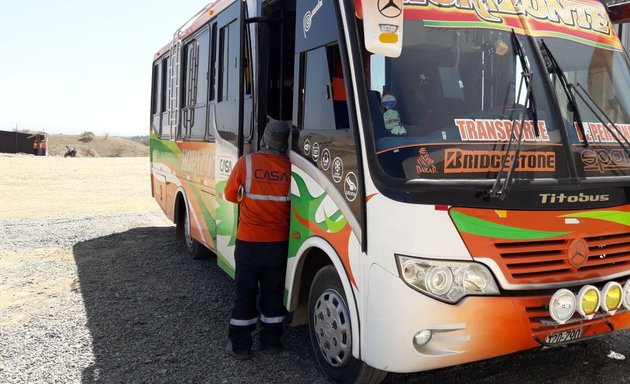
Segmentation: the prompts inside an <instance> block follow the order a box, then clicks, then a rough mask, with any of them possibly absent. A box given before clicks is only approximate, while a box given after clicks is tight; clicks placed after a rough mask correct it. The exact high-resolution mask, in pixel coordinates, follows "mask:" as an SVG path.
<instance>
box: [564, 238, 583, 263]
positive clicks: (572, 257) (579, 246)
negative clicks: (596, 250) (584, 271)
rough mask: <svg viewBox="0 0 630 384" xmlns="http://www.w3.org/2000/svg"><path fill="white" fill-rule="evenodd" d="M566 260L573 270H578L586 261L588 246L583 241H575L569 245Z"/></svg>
mask: <svg viewBox="0 0 630 384" xmlns="http://www.w3.org/2000/svg"><path fill="white" fill-rule="evenodd" d="M567 253H568V255H567V256H568V260H569V264H571V265H572V266H573V267H574V268H575V269H580V268H581V267H583V266H584V264H586V262H587V261H588V244H586V241H584V240H583V239H575V240H573V241H572V242H571V243H570V244H569V249H568V252H567Z"/></svg>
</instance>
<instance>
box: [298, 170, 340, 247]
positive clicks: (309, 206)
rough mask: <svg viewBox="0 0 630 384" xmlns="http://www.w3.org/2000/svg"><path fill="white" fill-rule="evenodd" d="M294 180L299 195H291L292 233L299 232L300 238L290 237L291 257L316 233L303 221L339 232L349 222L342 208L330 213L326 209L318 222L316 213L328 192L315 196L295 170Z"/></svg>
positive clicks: (329, 230) (328, 230) (324, 229)
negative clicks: (322, 217) (321, 219)
mask: <svg viewBox="0 0 630 384" xmlns="http://www.w3.org/2000/svg"><path fill="white" fill-rule="evenodd" d="M292 176H293V180H295V184H296V185H297V188H298V191H299V195H294V194H292V195H291V229H290V233H291V234H296V233H297V234H299V236H298V237H299V238H296V237H295V236H291V237H290V239H289V257H295V256H297V251H298V249H299V248H300V246H301V245H302V244H303V243H304V241H306V239H308V238H309V237H311V236H313V235H314V233H313V231H312V230H311V229H309V227H308V226H306V225H305V223H304V222H303V221H304V220H306V221H307V222H308V223H309V224H315V225H317V226H318V227H319V228H321V229H322V230H323V231H325V232H328V233H337V232H339V231H341V230H342V229H343V228H344V227H345V226H346V224H347V221H346V219H345V217H343V214H342V213H341V211H340V210H338V209H337V210H336V211H335V212H334V213H333V214H331V215H328V214H327V212H326V211H324V220H323V221H320V222H318V221H317V220H316V218H315V215H316V213H317V212H318V211H319V209H320V207H321V205H322V203H323V201H324V199H325V198H326V197H327V196H328V194H327V193H325V192H324V193H322V194H321V195H319V196H317V197H316V196H313V195H311V193H310V192H309V190H308V187H307V185H306V182H305V181H304V179H302V178H301V177H300V176H299V175H298V174H296V173H295V172H293V173H292Z"/></svg>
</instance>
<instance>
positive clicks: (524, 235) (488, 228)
mask: <svg viewBox="0 0 630 384" xmlns="http://www.w3.org/2000/svg"><path fill="white" fill-rule="evenodd" d="M451 218H452V219H453V221H454V222H455V226H456V227H457V229H458V230H460V231H461V232H464V233H469V234H471V235H477V236H485V237H494V238H498V239H506V240H534V239H548V238H551V237H559V236H564V235H568V234H569V233H571V232H548V231H537V230H535V229H527V228H519V227H512V226H509V225H503V224H496V223H493V222H491V221H487V220H483V219H479V218H477V217H473V216H469V215H466V214H463V213H461V212H458V211H456V210H451Z"/></svg>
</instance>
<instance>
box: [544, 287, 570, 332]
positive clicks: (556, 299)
mask: <svg viewBox="0 0 630 384" xmlns="http://www.w3.org/2000/svg"><path fill="white" fill-rule="evenodd" d="M575 304H576V300H575V295H574V294H573V292H571V291H569V290H568V289H561V290H559V291H557V292H556V293H554V294H553V296H551V300H550V301H549V314H550V315H551V318H552V319H554V320H555V321H557V322H558V324H564V323H566V322H567V321H568V320H569V319H570V318H571V317H573V314H574V313H575Z"/></svg>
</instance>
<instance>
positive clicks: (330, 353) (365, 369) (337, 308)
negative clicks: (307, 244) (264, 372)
mask: <svg viewBox="0 0 630 384" xmlns="http://www.w3.org/2000/svg"><path fill="white" fill-rule="evenodd" d="M308 329H309V335H310V338H311V345H312V346H313V351H314V352H315V357H316V358H317V362H318V363H319V366H320V367H321V369H322V371H324V373H325V374H326V376H328V377H329V378H330V379H331V380H332V381H334V382H335V383H344V384H345V383H348V384H350V383H361V384H377V383H380V382H381V381H383V379H385V376H387V372H384V371H381V370H378V369H376V368H372V367H370V366H369V365H367V364H366V363H364V362H362V361H361V360H358V359H355V358H354V357H353V356H352V343H353V341H354V340H352V326H351V323H350V311H349V310H348V303H347V300H346V295H345V293H344V290H343V286H342V285H341V281H340V280H339V276H338V275H337V271H336V269H335V267H334V266H332V265H329V266H326V267H324V268H322V269H320V270H319V272H317V274H316V275H315V278H314V279H313V284H312V285H311V291H310V293H309V297H308Z"/></svg>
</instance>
